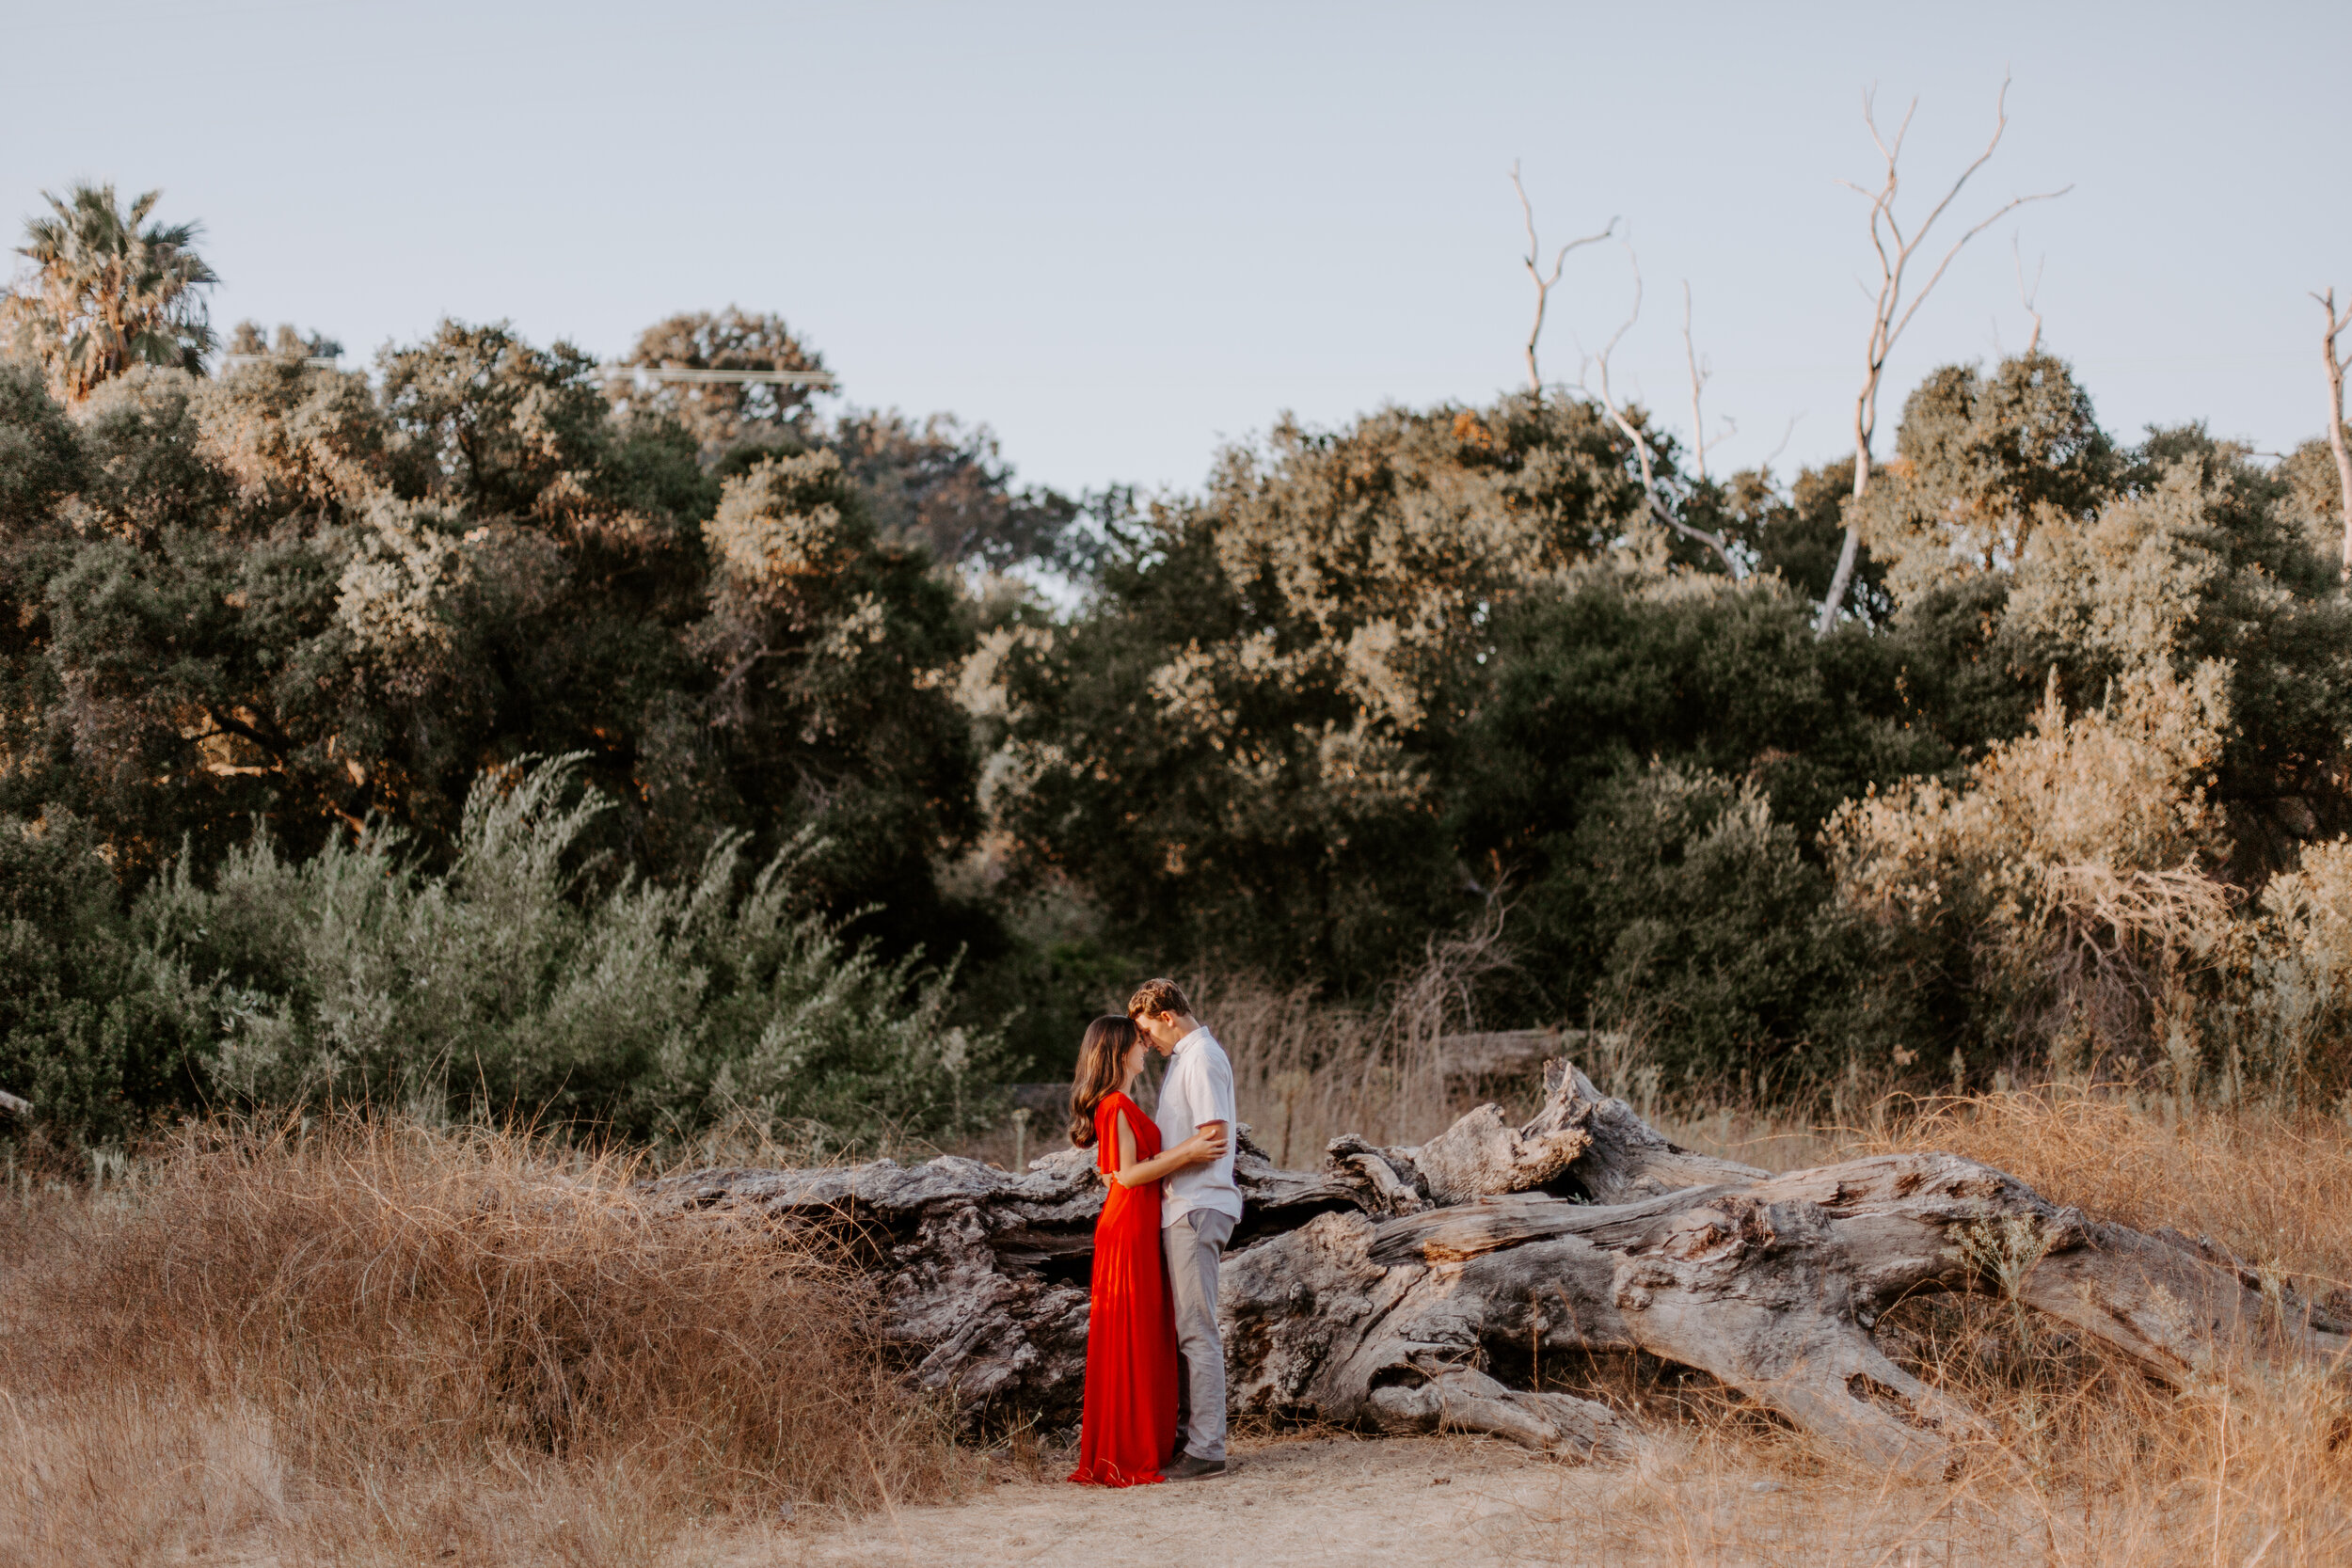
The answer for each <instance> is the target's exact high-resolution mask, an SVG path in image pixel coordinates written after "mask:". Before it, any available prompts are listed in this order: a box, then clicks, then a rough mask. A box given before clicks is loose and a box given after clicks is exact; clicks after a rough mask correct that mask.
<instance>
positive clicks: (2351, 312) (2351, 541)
mask: <svg viewBox="0 0 2352 1568" xmlns="http://www.w3.org/2000/svg"><path fill="white" fill-rule="evenodd" d="M2312 298H2313V299H2315V300H2317V301H2319V308H2320V309H2322V310H2325V311H2327V312H2328V333H2327V336H2325V337H2324V338H2322V339H2320V341H2319V354H2320V358H2321V359H2322V360H2323V361H2325V362H2326V364H2327V366H2328V450H2329V451H2332V452H2334V453H2335V454H2336V483H2338V484H2340V485H2342V486H2343V488H2344V581H2345V582H2347V583H2352V451H2345V450H2344V370H2345V369H2346V367H2347V366H2352V354H2346V355H2343V356H2339V355H2338V354H2337V353H2336V339H2337V337H2338V336H2339V335H2340V334H2342V333H2343V331H2344V328H2345V327H2347V326H2352V300H2346V301H2345V302H2344V313H2343V314H2342V315H2338V314H2337V313H2336V291H2335V290H2333V289H2329V290H2328V292H2327V293H2324V294H2318V293H2315V294H2313V295H2312Z"/></svg>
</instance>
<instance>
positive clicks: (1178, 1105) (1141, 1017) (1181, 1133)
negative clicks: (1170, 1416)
mask: <svg viewBox="0 0 2352 1568" xmlns="http://www.w3.org/2000/svg"><path fill="white" fill-rule="evenodd" d="M1127 1016H1128V1017H1129V1018H1131V1019H1133V1020H1134V1021H1135V1024H1136V1028H1137V1029H1139V1030H1141V1031H1142V1032H1143V1037H1144V1038H1145V1039H1147V1040H1149V1041H1151V1042H1152V1048H1153V1049H1154V1050H1156V1051H1158V1052H1159V1053H1161V1054H1162V1055H1165V1056H1167V1057H1168V1075H1167V1076H1166V1077H1165V1078H1164V1079H1162V1080H1161V1083H1160V1099H1159V1111H1158V1114H1157V1115H1155V1116H1154V1117H1152V1119H1153V1120H1154V1121H1156V1122H1158V1123H1159V1127H1160V1144H1161V1147H1163V1148H1175V1147H1176V1146H1177V1145H1178V1144H1180V1143H1182V1142H1184V1140H1185V1139H1186V1138H1189V1137H1191V1136H1192V1135H1193V1133H1195V1132H1199V1131H1200V1129H1202V1128H1207V1127H1214V1128H1216V1129H1217V1132H1218V1135H1219V1137H1220V1138H1221V1139H1222V1140H1223V1141H1224V1144H1225V1148H1223V1150H1222V1151H1221V1152H1220V1153H1219V1154H1218V1155H1217V1157H1216V1159H1214V1160H1211V1161H1207V1162H1205V1163H1204V1164H1197V1165H1186V1166H1185V1167H1184V1169H1183V1170H1180V1171H1178V1172H1176V1173H1175V1174H1174V1175H1172V1176H1169V1177H1168V1178H1167V1179H1166V1180H1165V1181H1164V1182H1163V1184H1162V1187H1161V1190H1160V1245H1161V1248H1162V1250H1163V1251H1165V1252H1166V1253H1167V1255H1168V1293H1169V1296H1170V1297H1171V1298H1172V1300H1173V1303H1174V1306H1175V1308H1176V1348H1177V1350H1178V1352H1179V1353H1180V1354H1182V1355H1183V1357H1184V1367H1183V1375H1182V1376H1180V1377H1179V1378H1178V1379H1177V1380H1176V1421H1177V1429H1178V1434H1179V1436H1180V1437H1181V1438H1182V1439H1183V1441H1182V1443H1181V1444H1180V1447H1181V1448H1182V1449H1183V1450H1184V1451H1183V1452H1182V1453H1180V1454H1178V1455H1177V1457H1176V1460H1175V1462H1174V1463H1173V1464H1170V1465H1168V1466H1167V1467H1166V1468H1165V1469H1164V1470H1162V1471H1161V1474H1163V1475H1165V1476H1167V1477H1168V1480H1170V1481H1191V1480H1194V1479H1195V1478H1197V1477H1200V1476H1221V1475H1223V1474H1224V1473H1225V1342H1224V1340H1223V1339H1222V1338H1219V1336H1218V1334H1217V1327H1216V1266H1217V1262H1218V1259H1221V1258H1222V1257H1223V1256H1224V1253H1225V1243H1227V1242H1228V1241H1229V1240H1231V1239H1232V1234H1233V1227H1234V1225H1235V1224H1236V1223H1237V1222H1238V1221H1239V1220H1240V1219H1241V1189H1240V1188H1239V1187H1237V1186H1235V1185H1234V1184H1233V1147H1232V1126H1233V1065H1232V1063H1231V1062H1229V1061H1227V1060H1226V1059H1225V1048H1224V1047H1223V1046H1221V1045H1219V1044H1217V1043H1216V1036H1215V1035H1212V1034H1210V1033H1209V1032H1208V1030H1206V1029H1204V1028H1202V1027H1201V1025H1200V1020H1199V1019H1197V1018H1195V1017H1193V1016H1192V1004H1191V1003H1189V1002H1187V1001H1185V1000H1184V992H1183V991H1182V990H1178V989H1177V986H1176V982H1175V981H1173V980H1147V981H1145V982H1144V984H1143V987H1142V989H1141V990H1137V991H1136V994H1135V995H1134V997H1132V998H1131V999H1130V1000H1129V1001H1128V1003H1127Z"/></svg>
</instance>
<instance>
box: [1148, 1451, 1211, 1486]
mask: <svg viewBox="0 0 2352 1568" xmlns="http://www.w3.org/2000/svg"><path fill="white" fill-rule="evenodd" d="M1224 1473H1225V1461H1223V1460H1221V1459H1195V1458H1193V1456H1192V1455H1190V1454H1188V1453H1187V1454H1179V1455H1178V1456H1177V1458H1176V1463H1174V1464H1173V1465H1164V1466H1162V1467H1161V1470H1160V1474H1161V1475H1163V1476H1166V1477H1167V1478H1168V1480H1170V1481H1199V1480H1200V1479H1201V1478H1202V1477H1203V1476H1221V1475H1223V1474H1224Z"/></svg>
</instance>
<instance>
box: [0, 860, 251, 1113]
mask: <svg viewBox="0 0 2352 1568" xmlns="http://www.w3.org/2000/svg"><path fill="white" fill-rule="evenodd" d="M208 1015H209V1009H208V1008H207V1007H206V1006H204V998H203V996H202V994H201V991H200V989H199V988H198V987H196V986H194V985H191V984H190V983H189V982H188V979H187V976H186V975H185V974H184V973H183V971H182V970H181V969H180V968H179V966H177V965H176V964H174V963H173V962H172V961H171V960H170V959H169V958H167V957H165V956H163V955H160V954H157V953H155V952H154V951H152V950H151V949H150V948H148V947H146V946H144V945H142V944H141V943H140V942H137V941H136V939H135V936H134V935H133V933H132V931H131V929H130V927H129V924H128V922H127V921H126V920H125V918H124V915H123V911H122V898H121V893H120V891H119V888H118V887H117V885H116V882H115V876H114V871H113V868H112V867H110V866H109V865H107V863H106V862H105V860H104V859H103V856H102V854H101V852H100V845H99V841H98V838H97V835H96V834H95V833H94V832H91V830H90V828H89V825H88V824H87V823H85V822H81V821H79V820H76V819H75V818H73V817H72V816H65V815H63V814H59V815H57V816H51V817H48V818H45V819H43V820H41V821H39V822H25V821H23V820H21V819H19V818H16V817H0V1084H5V1085H7V1086H8V1088H9V1090H10V1091H11V1092H13V1093H16V1094H20V1095H23V1096H24V1098H26V1099H28V1100H30V1101H32V1102H33V1103H34V1105H35V1106H36V1107H37V1108H38V1110H39V1113H40V1117H41V1121H42V1124H43V1125H44V1126H45V1127H46V1128H47V1129H48V1130H49V1131H50V1132H51V1133H52V1135H53V1136H58V1137H62V1138H65V1139H68V1140H74V1139H79V1140H87V1141H119V1140H120V1139H121V1138H123V1137H124V1136H126V1135H127V1134H129V1133H132V1132H136V1131H138V1130H140V1129H142V1128H143V1127H145V1126H146V1125H148V1124H149V1123H150V1122H151V1121H152V1119H153V1118H154V1117H157V1116H159V1115H161V1114H163V1113H165V1112H167V1111H168V1110H171V1109H174V1108H177V1107H182V1106H187V1105H192V1104H195V1103H197V1101H199V1098H200V1096H201V1093H202V1090H203V1086H204V1082H205V1078H204V1055H205V1052H206V1049H207V1047H208V1046H209V1044H210V1036H211V1020H210V1017H209V1016H208Z"/></svg>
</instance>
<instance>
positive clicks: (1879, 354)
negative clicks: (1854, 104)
mask: <svg viewBox="0 0 2352 1568" xmlns="http://www.w3.org/2000/svg"><path fill="white" fill-rule="evenodd" d="M1875 98H1876V95H1875V93H1873V92H1865V93H1864V94H1863V95H1862V122H1863V124H1865V125H1866V126H1867V127H1869V131H1870V140H1871V142H1872V143H1873V144H1875V145H1876V146H1877V148H1878V150H1879V156H1880V158H1881V159H1882V160H1883V161H1884V163H1885V165H1886V173H1885V176H1884V178H1883V180H1882V181H1881V182H1880V184H1879V187H1878V189H1876V190H1867V189H1865V188H1864V187H1863V186H1860V185H1857V184H1855V183H1854V182H1852V181H1851V180H1841V181H1839V182H1838V183H1839V184H1841V185H1844V186H1845V187H1846V188H1847V189H1848V190H1851V191H1852V192H1854V193H1855V194H1857V195H1859V196H1861V197H1863V198H1866V199H1867V200H1868V202H1869V203H1870V247H1871V249H1872V250H1874V251H1875V252H1876V253H1877V255H1878V262H1879V283H1878V294H1877V298H1876V300H1875V302H1874V303H1873V305H1872V307H1871V310H1870V336H1869V341H1868V345H1867V349H1866V350H1865V352H1864V356H1863V361H1864V369H1863V375H1862V389H1861V391H1860V392H1859V393H1858V394H1856V396H1855V398H1854V410H1853V439H1854V454H1853V496H1852V500H1851V502H1850V503H1849V505H1848V507H1847V511H1846V538H1845V543H1844V544H1843V545H1842V546H1840V547H1839V549H1838V551H1837V570H1836V574H1835V575H1833V576H1832V577H1831V578H1830V583H1829V593H1828V594H1826V595H1825V596H1824V597H1823V598H1822V600H1821V613H1820V619H1819V620H1817V621H1816V622H1815V623H1814V626H1813V632H1814V635H1815V636H1817V637H1826V636H1828V635H1829V632H1830V628H1831V627H1833V626H1836V624H1837V612H1838V610H1840V609H1841V608H1843V606H1844V604H1845V601H1846V591H1847V589H1848V588H1849V587H1850V586H1851V584H1852V582H1853V568H1854V556H1855V554H1856V553H1857V552H1858V551H1859V550H1860V548H1861V546H1862V509H1861V505H1860V502H1861V500H1862V497H1863V493H1864V491H1866V490H1867V488H1868V487H1869V483H1870V442H1871V439H1872V437H1873V436H1875V435H1876V434H1877V432H1878V418H1879V384H1880V382H1881V380H1882V379H1883V377H1884V375H1885V372H1886V361H1887V357H1888V356H1890V355H1892V354H1893V353H1894V351H1895V344H1896V342H1897V341H1899V340H1900V339H1901V337H1902V335H1903V329H1904V328H1905V327H1907V326H1909V325H1911V318H1912V317H1914V316H1915V315H1917V314H1918V313H1919V307H1920V306H1921V305H1922V304H1924V303H1925V302H1926V300H1927V297H1928V295H1929V294H1931V293H1933V292H1934V290H1935V286H1936V284H1937V283H1939V282H1941V281H1943V277H1944V273H1945V269H1947V267H1949V266H1950V265H1951V264H1952V259H1953V258H1954V257H1956V256H1958V255H1959V254H1960V253H1961V250H1962V248H1963V247H1964V246H1965V245H1967V244H1968V242H1969V241H1970V240H1973V239H1975V238H1976V237H1977V236H1978V235H1979V234H1981V233H1983V232H1984V231H1985V230H1987V229H1990V228H1992V227H1993V225H1994V224H1995V223H1998V222H1999V221H2000V220H2001V219H2002V218H2004V217H2007V216H2008V215H2009V214H2011V213H2013V212H2015V211H2016V210H2017V209H2018V208H2020V207H2022V206H2024V205H2026V203H2027V202H2029V201H2048V200H2051V199H2053V198H2057V197H2061V196H2064V195H2065V194H2066V193H2067V192H2068V191H2071V190H2073V189H2074V186H2072V185H2067V186H2063V187H2061V188H2060V189H2058V190H2055V191H2037V192H2035V193H2034V194H2033V195H2031V196H2020V197H2014V198H2010V200H2008V201H2006V202H2004V203H2002V205H2001V206H2000V207H1999V208H1997V209H1996V210H1994V213H1993V214H1992V215H1991V216H1989V217H1987V218H1985V219H1984V220H1983V221H1981V222H1980V223H1979V224H1977V226H1976V227H1975V228H1973V229H1971V230H1968V231H1967V232H1966V233H1964V234H1963V235H1961V236H1960V238H1958V239H1957V240H1954V241H1953V242H1952V244H1951V247H1950V248H1949V249H1947V250H1946V251H1945V252H1944V256H1943V260H1941V261H1937V262H1936V264H1935V270H1934V271H1933V272H1931V273H1930V274H1928V277H1927V281H1926V282H1924V283H1922V284H1920V285H1919V287H1918V289H1917V291H1916V292H1915V293H1909V294H1906V293H1905V284H1906V280H1907V278H1908V277H1909V276H1910V273H1911V268H1912V264H1913V262H1914V261H1917V260H1918V259H1919V250H1920V247H1921V246H1922V245H1924V244H1926V242H1927V238H1928V235H1929V233H1930V232H1931V231H1932V230H1934V228H1935V225H1936V222H1937V220H1938V219H1940V218H1942V217H1943V215H1944V214H1945V213H1946V212H1947V211H1948V210H1949V209H1950V207H1951V205H1952V203H1953V202H1954V201H1956V200H1958V199H1959V198H1960V193H1961V189H1962V187H1963V186H1964V185H1966V184H1967V183H1968V181H1969V177H1970V176H1972V175H1974V174H1975V173H1976V172H1977V170H1979V169H1980V168H1982V167H1983V166H1985V164H1986V163H1987V162H1989V161H1990V160H1991V159H1992V157H1993V153H1994V150H1995V149H1997V148H1998V147H1999V146H2000V145H2001V136H2002V135H2003V134H2004V133H2005V132H2007V131H2008V129H2009V78H2008V77H2006V76H2004V77H2002V78H2001V91H2000V94H1999V96H1998V97H1997V98H1996V99H1995V100H1994V125H1993V137H1992V139H1991V140H1990V141H1988V142H1986V143H1985V146H1984V150H1983V151H1982V152H1979V153H1978V154H1977V156H1976V160H1975V162H1973V163H1971V164H1970V165H1969V166H1967V167H1966V168H1963V169H1962V170H1961V171H1960V175H1959V177H1958V178H1957V179H1955V180H1954V181H1953V182H1952V183H1951V186H1950V188H1949V189H1947V191H1945V193H1944V197H1943V199H1942V200H1940V201H1938V202H1937V203H1936V204H1935V205H1934V206H1933V207H1931V208H1930V209H1929V210H1928V214H1927V216H1926V217H1925V218H1924V219H1922V220H1921V222H1920V224H1919V227H1918V229H1917V230H1915V232H1912V233H1909V234H1906V233H1904V232H1903V227H1902V223H1901V221H1900V220H1899V218H1898V217H1897V216H1896V214H1895V198H1896V197H1897V196H1898V195H1899V193H1900V191H1901V187H1902V181H1901V176H1900V174H1899V164H1900V162H1901V158H1902V150H1903V137H1904V136H1905V135H1907V134H1908V133H1909V132H1910V130H1911V118H1912V116H1913V115H1915V114H1916V113H1917V112H1918V109H1919V101H1918V100H1917V99H1913V100H1912V101H1911V107H1910V108H1908V109H1906V110H1904V111H1903V119H1902V123H1901V124H1900V125H1899V126H1897V127H1896V129H1895V135H1894V139H1893V140H1892V141H1889V140H1888V139H1887V138H1886V137H1885V136H1884V135H1882V134H1881V133H1880V131H1879V123H1878V109H1877V104H1876V103H1875Z"/></svg>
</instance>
